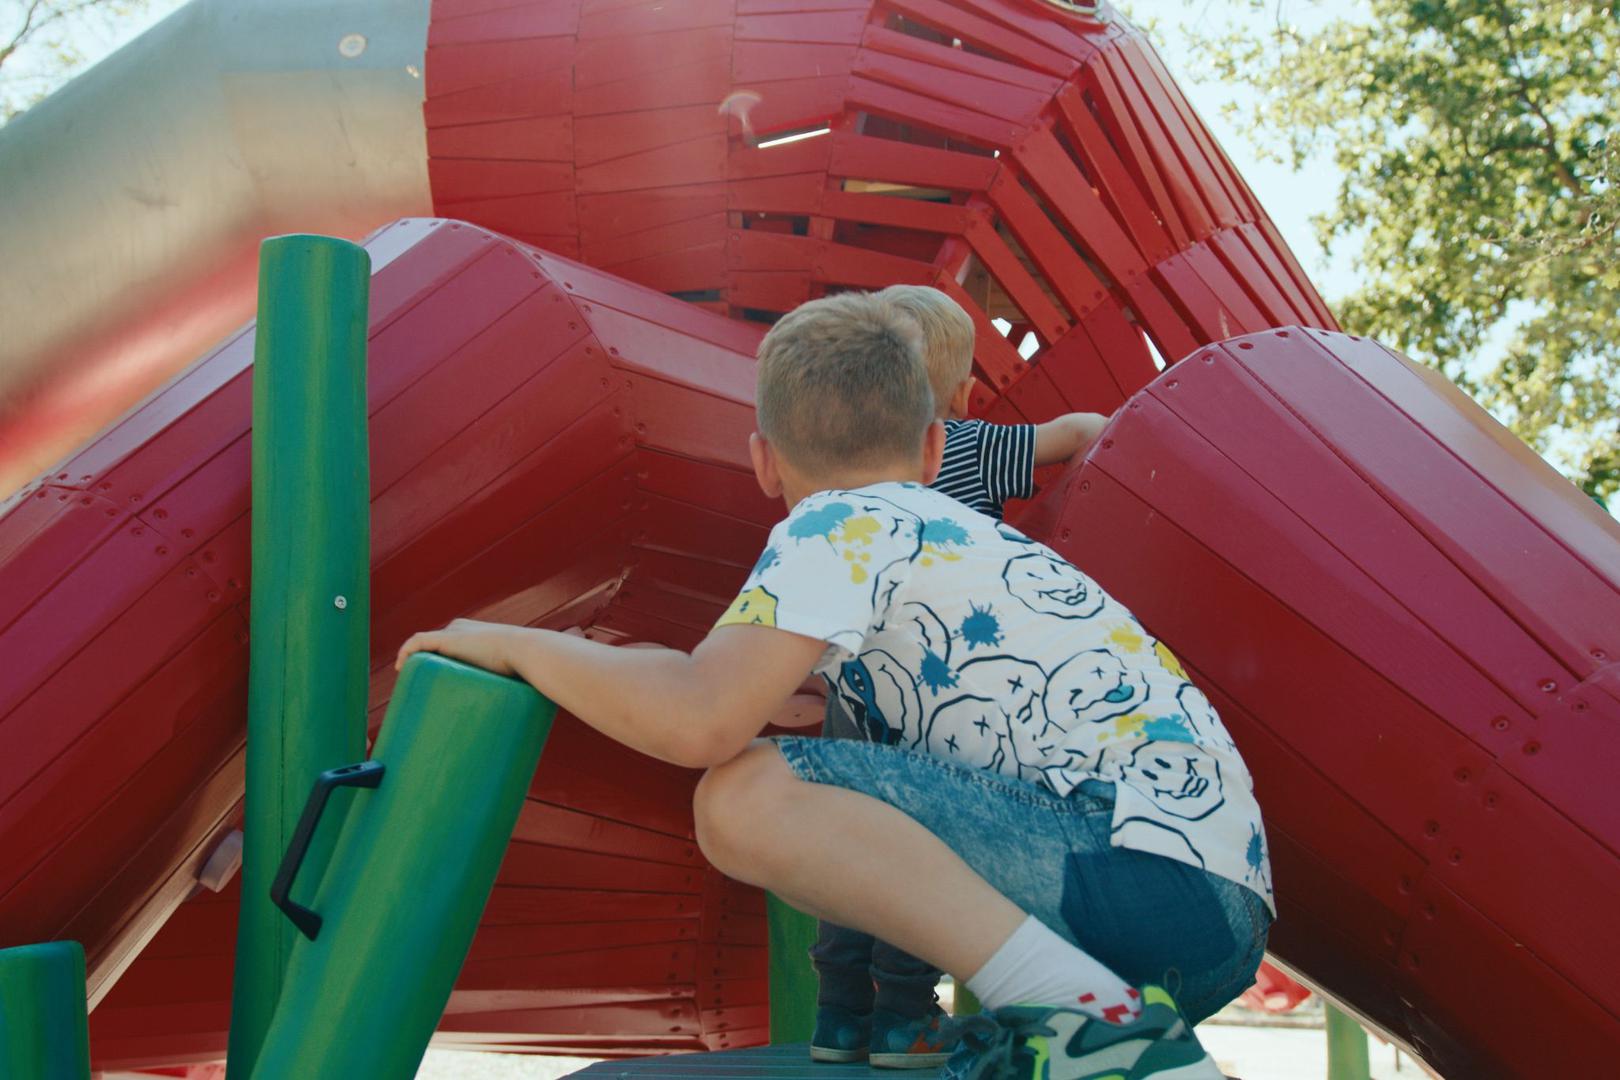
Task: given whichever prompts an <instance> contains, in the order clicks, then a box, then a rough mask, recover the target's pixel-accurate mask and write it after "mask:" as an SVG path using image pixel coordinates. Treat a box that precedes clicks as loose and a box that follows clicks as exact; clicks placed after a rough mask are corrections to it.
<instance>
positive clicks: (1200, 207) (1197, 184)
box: [1099, 44, 1236, 240]
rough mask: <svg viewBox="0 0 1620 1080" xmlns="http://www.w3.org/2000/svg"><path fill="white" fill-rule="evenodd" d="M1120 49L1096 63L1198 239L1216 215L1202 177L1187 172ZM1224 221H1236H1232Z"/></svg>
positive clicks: (1213, 223)
mask: <svg viewBox="0 0 1620 1080" xmlns="http://www.w3.org/2000/svg"><path fill="white" fill-rule="evenodd" d="M1122 48H1124V45H1123V44H1122V45H1120V46H1119V47H1117V48H1115V49H1111V50H1108V51H1106V52H1104V53H1102V54H1101V56H1100V57H1099V63H1100V64H1102V65H1104V66H1106V67H1107V68H1108V70H1109V73H1110V74H1111V75H1112V76H1113V79H1114V85H1115V86H1116V87H1118V89H1119V94H1120V98H1121V100H1122V101H1123V102H1124V103H1125V106H1126V108H1127V109H1128V116H1129V121H1128V123H1129V125H1130V126H1132V127H1134V128H1135V129H1136V130H1137V131H1139V132H1140V133H1141V135H1142V140H1143V143H1144V145H1145V146H1146V147H1147V150H1148V153H1149V155H1150V157H1151V159H1152V161H1153V163H1154V165H1155V166H1156V168H1157V169H1158V172H1159V175H1160V176H1161V177H1163V178H1164V184H1165V188H1166V190H1167V191H1168V193H1169V196H1170V199H1171V201H1172V202H1173V203H1174V205H1175V207H1176V209H1177V210H1178V211H1179V212H1180V214H1181V216H1182V218H1183V219H1184V220H1185V221H1186V223H1187V231H1188V232H1189V233H1190V234H1191V235H1192V238H1193V239H1195V240H1202V239H1203V238H1204V237H1206V236H1208V235H1209V234H1210V233H1212V232H1214V231H1215V229H1216V227H1217V220H1216V216H1215V214H1214V212H1212V211H1211V209H1210V207H1209V206H1208V204H1207V202H1206V194H1205V192H1204V188H1203V183H1204V178H1203V177H1200V176H1197V175H1195V174H1191V173H1189V172H1188V169H1187V164H1186V160H1185V159H1184V158H1183V156H1182V154H1181V151H1180V150H1179V149H1178V147H1177V146H1176V144H1175V141H1174V136H1173V135H1172V134H1171V133H1169V132H1166V131H1165V129H1164V127H1163V125H1162V124H1161V123H1160V120H1159V117H1158V115H1157V114H1156V113H1155V112H1154V110H1153V106H1152V104H1151V103H1150V101H1149V99H1148V97H1147V95H1146V94H1145V93H1144V91H1143V89H1142V87H1141V86H1140V85H1139V84H1138V83H1137V81H1136V78H1135V75H1134V73H1133V72H1132V71H1131V70H1130V69H1129V67H1128V66H1127V64H1126V63H1125V61H1124V59H1123V58H1122V57H1121V55H1120V49H1122ZM1121 120H1122V123H1126V122H1127V121H1125V120H1124V118H1123V117H1122V118H1121ZM1145 167H1146V166H1145V165H1144V168H1145ZM1210 179H1211V180H1213V178H1210ZM1225 224H1236V221H1235V220H1234V221H1231V222H1226V223H1225Z"/></svg>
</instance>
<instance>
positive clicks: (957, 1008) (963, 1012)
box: [951, 982, 984, 1016]
mask: <svg viewBox="0 0 1620 1080" xmlns="http://www.w3.org/2000/svg"><path fill="white" fill-rule="evenodd" d="M981 1012H984V1005H983V1003H981V1002H980V1001H979V997H978V995H977V994H975V993H974V992H973V991H971V990H969V989H968V988H967V983H964V982H959V983H957V984H956V1001H955V1003H954V1004H953V1005H952V1006H951V1015H952V1016H972V1015H973V1014H974V1013H981Z"/></svg>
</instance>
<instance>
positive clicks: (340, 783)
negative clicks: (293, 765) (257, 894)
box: [270, 761, 383, 941]
mask: <svg viewBox="0 0 1620 1080" xmlns="http://www.w3.org/2000/svg"><path fill="white" fill-rule="evenodd" d="M382 778H383V763H382V762H380V761H362V762H360V763H359V764H358V765H345V766H343V768H341V769H328V770H326V771H325V772H323V773H321V775H319V776H317V777H316V778H315V786H314V787H312V788H310V789H309V801H308V802H306V803H304V814H303V816H302V817H300V818H299V819H298V828H296V829H294V830H293V835H292V840H291V842H289V843H288V844H287V854H285V855H283V856H282V857H281V867H280V869H278V870H277V871H276V880H275V881H274V882H272V883H271V885H270V899H271V901H272V902H273V903H274V904H275V905H276V907H278V908H280V909H281V910H282V911H284V912H286V913H287V918H289V919H291V920H292V922H293V925H294V926H296V927H298V929H299V930H302V931H303V933H304V936H305V937H307V938H309V940H311V941H314V940H315V936H316V935H317V934H319V933H320V932H321V917H320V916H319V915H317V914H316V913H315V912H314V911H311V910H310V909H309V908H307V907H305V906H304V905H302V904H300V903H298V902H297V901H295V900H293V899H292V898H291V897H289V896H288V895H287V894H288V893H290V892H291V891H292V884H293V879H294V878H296V877H297V876H298V868H299V867H300V866H302V865H304V856H305V855H307V854H309V842H310V841H311V840H313V839H314V838H315V829H316V827H317V826H319V825H320V823H321V814H322V812H324V811H325V810H326V800H327V799H329V798H330V797H331V795H332V792H333V791H334V790H335V789H337V788H340V787H363V788H374V787H376V786H377V785H378V784H380V783H382Z"/></svg>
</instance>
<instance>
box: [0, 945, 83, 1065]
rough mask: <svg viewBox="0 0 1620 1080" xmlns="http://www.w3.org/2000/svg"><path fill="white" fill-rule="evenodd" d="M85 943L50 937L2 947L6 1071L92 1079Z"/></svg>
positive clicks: (0, 1047) (0, 1036) (0, 999)
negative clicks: (51, 939) (39, 943)
mask: <svg viewBox="0 0 1620 1080" xmlns="http://www.w3.org/2000/svg"><path fill="white" fill-rule="evenodd" d="M87 1016H88V1009H87V1007H86V1003H85V991H84V949H83V947H82V946H80V945H79V943H78V942H77V941H50V942H46V943H45V944H43V945H21V946H18V947H17V948H15V949H0V1077H11V1076H15V1077H19V1078H21V1077H27V1078H28V1080H87V1078H88V1077H89V1076H90V1032H89V1028H88V1026H87V1024H86V1019H85V1018H86V1017H87Z"/></svg>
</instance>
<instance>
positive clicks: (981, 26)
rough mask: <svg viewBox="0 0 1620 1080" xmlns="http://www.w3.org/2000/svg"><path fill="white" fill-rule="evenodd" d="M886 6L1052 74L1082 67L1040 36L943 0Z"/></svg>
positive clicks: (895, 0)
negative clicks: (1027, 33) (1014, 28)
mask: <svg viewBox="0 0 1620 1080" xmlns="http://www.w3.org/2000/svg"><path fill="white" fill-rule="evenodd" d="M886 6H887V7H889V8H892V9H893V10H895V11H898V12H900V13H901V14H902V15H905V16H906V17H907V18H908V19H911V20H913V21H915V22H918V23H920V24H922V25H923V26H927V27H930V28H933V29H937V30H942V31H949V33H948V34H947V35H946V36H948V37H957V38H960V39H962V40H963V41H966V42H970V43H972V44H973V45H976V46H978V47H979V48H982V49H985V50H987V51H989V52H991V53H995V54H997V55H1000V56H1002V57H1004V58H1007V59H1015V58H1016V59H1017V60H1018V61H1019V62H1020V63H1023V64H1026V65H1028V66H1029V67H1032V68H1034V69H1035V70H1036V71H1040V72H1044V73H1046V74H1048V75H1055V76H1057V77H1059V78H1067V77H1068V76H1069V75H1072V74H1073V73H1074V71H1075V69H1076V68H1078V67H1079V63H1078V62H1077V61H1076V60H1075V59H1074V57H1072V56H1066V55H1065V54H1063V53H1062V52H1059V51H1058V50H1057V49H1054V48H1052V47H1050V46H1049V45H1047V44H1045V43H1043V42H1042V41H1041V40H1040V39H1039V38H1034V39H1032V38H1029V37H1026V36H1025V35H1023V34H1020V33H1018V32H1016V31H1013V30H1009V29H1007V28H1006V27H1005V26H1001V25H999V24H997V23H995V22H992V21H991V20H989V19H985V18H982V17H980V16H978V15H975V14H972V13H971V12H968V11H964V10H962V9H961V8H960V7H956V6H954V5H951V4H947V3H944V2H942V0H890V2H889V3H888V4H887V5H886Z"/></svg>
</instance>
